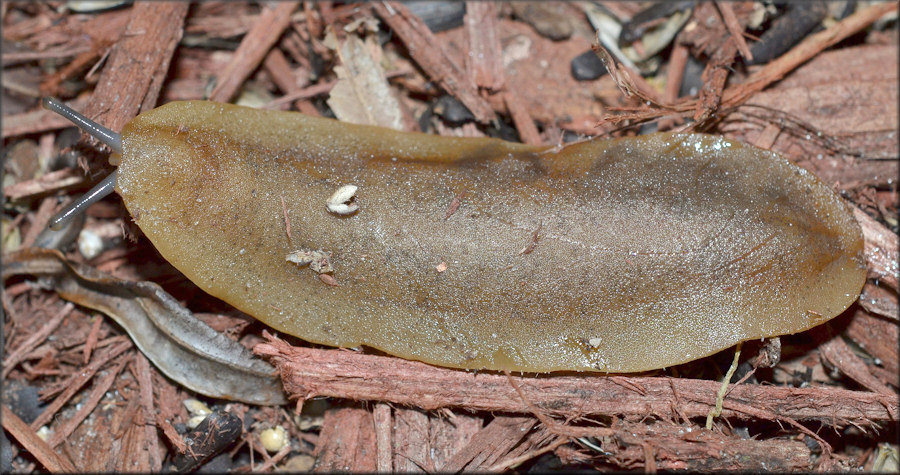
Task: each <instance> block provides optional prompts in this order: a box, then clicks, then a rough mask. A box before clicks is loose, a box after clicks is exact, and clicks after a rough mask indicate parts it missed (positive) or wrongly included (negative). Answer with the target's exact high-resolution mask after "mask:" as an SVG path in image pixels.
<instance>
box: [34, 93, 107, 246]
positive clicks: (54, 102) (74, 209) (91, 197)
mask: <svg viewBox="0 0 900 475" xmlns="http://www.w3.org/2000/svg"><path fill="white" fill-rule="evenodd" d="M41 105H42V106H44V109H48V110H51V111H53V112H56V113H57V114H59V115H61V116H63V117H65V118H66V119H69V121H70V122H72V123H73V124H75V125H77V126H78V128H80V129H81V130H83V131H85V132H87V133H88V134H90V135H91V136H93V137H94V138H96V139H97V140H99V141H101V142H103V143H104V144H106V145H107V146H108V147H109V148H111V149H113V151H114V152H116V153H122V136H121V135H119V134H117V133H115V132H113V131H112V130H109V129H107V128H106V127H103V126H102V125H100V124H98V123H96V122H94V121H93V120H91V119H88V118H87V117H85V116H84V115H82V114H80V113H79V112H77V111H75V110H73V109H72V108H71V107H69V106H67V105H65V104H63V102H62V101H60V100H59V99H57V98H55V97H45V98H43V99H42V100H41ZM116 176H117V173H116V172H112V173H110V174H109V176H107V177H106V178H104V179H103V181H101V182H100V183H98V184H97V186H95V187H93V188H91V191H88V192H87V193H86V194H85V195H84V196H82V197H80V198H78V199H77V200H75V201H73V202H71V203H69V204H68V205H67V206H66V207H65V208H63V210H62V211H60V212H59V213H57V215H56V216H54V217H53V218H52V219H51V220H50V229H53V230H59V229H62V227H63V226H65V225H66V224H68V223H69V222H70V221H72V220H73V219H74V218H75V216H77V215H79V214H81V213H83V212H84V210H85V209H86V208H87V207H88V206H90V205H92V204H94V203H96V202H98V201H100V200H101V199H103V198H104V197H106V196H107V195H109V194H110V193H112V192H113V190H114V189H115V188H116Z"/></svg>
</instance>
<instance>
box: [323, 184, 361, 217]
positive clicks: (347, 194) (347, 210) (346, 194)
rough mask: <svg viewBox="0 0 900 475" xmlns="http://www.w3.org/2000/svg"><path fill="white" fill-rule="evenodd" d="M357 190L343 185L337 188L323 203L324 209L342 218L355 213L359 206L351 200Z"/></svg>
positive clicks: (352, 186) (354, 186) (355, 187)
mask: <svg viewBox="0 0 900 475" xmlns="http://www.w3.org/2000/svg"><path fill="white" fill-rule="evenodd" d="M358 189H359V188H358V187H357V186H356V185H344V186H342V187H340V188H338V189H337V191H335V192H334V194H333V195H331V198H328V201H326V202H325V207H326V208H328V211H330V212H332V213H334V214H339V215H342V216H344V215H348V214H353V213H355V212H356V211H357V210H358V209H359V205H357V204H356V203H355V202H353V201H352V200H353V198H354V197H355V196H356V190H358Z"/></svg>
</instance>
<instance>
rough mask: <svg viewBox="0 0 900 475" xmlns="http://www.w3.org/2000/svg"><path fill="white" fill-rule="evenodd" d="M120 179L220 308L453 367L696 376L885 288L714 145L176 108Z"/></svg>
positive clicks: (822, 200)
mask: <svg viewBox="0 0 900 475" xmlns="http://www.w3.org/2000/svg"><path fill="white" fill-rule="evenodd" d="M45 105H47V106H48V107H51V108H56V109H58V110H59V109H61V108H64V106H60V105H59V103H58V102H53V101H45ZM63 112H65V111H63ZM70 112H71V111H70ZM67 115H71V114H67ZM76 120H81V119H77V118H76ZM83 124H85V125H84V127H86V128H91V127H96V126H95V125H93V124H92V123H90V122H89V121H87V122H83ZM98 130H100V135H101V136H102V135H103V133H109V134H110V135H109V138H108V143H109V144H111V146H112V147H114V148H115V147H116V146H118V145H117V144H116V138H117V136H116V134H114V133H111V132H109V131H106V130H105V129H102V128H101V129H98ZM113 157H114V158H115V159H116V160H118V159H119V156H118V154H114V156H113ZM117 174H118V177H117V182H116V183H115V190H116V191H117V192H118V193H119V194H120V195H121V196H122V199H123V200H124V202H125V205H126V206H127V208H128V210H129V211H130V212H131V214H132V216H133V217H134V220H135V221H136V222H137V224H138V225H139V226H140V228H141V229H142V230H143V231H144V233H145V234H146V235H147V237H149V238H150V240H151V241H152V242H153V244H154V245H155V246H156V247H157V249H158V250H159V252H160V253H161V254H162V255H163V256H164V257H165V258H166V259H168V260H169V261H170V262H171V263H172V264H173V265H174V266H175V267H177V268H178V269H180V270H181V271H182V272H183V273H184V274H185V275H186V276H187V277H188V278H189V279H191V280H192V281H193V282H194V283H196V284H197V285H198V286H199V287H200V288H202V289H203V290H205V291H206V292H209V293H210V294H212V295H214V296H216V297H219V298H221V299H222V300H225V301H226V302H228V303H230V304H232V305H234V306H235V307H237V308H238V309H240V310H242V311H244V312H247V313H248V314H250V315H253V316H254V317H256V318H258V319H260V320H262V321H263V322H265V323H266V324H268V325H270V326H272V327H274V328H276V329H278V330H280V331H283V332H285V333H289V334H291V335H296V336H298V337H300V338H303V339H305V340H308V341H311V342H315V343H321V344H326V345H332V346H343V347H352V346H358V345H367V346H369V347H373V348H377V349H380V350H382V351H385V352H387V353H390V354H392V355H397V356H401V357H404V358H410V359H416V360H421V361H425V362H428V363H433V364H437V365H441V366H449V367H457V368H485V369H497V370H499V369H506V370H517V371H540V372H543V371H555V370H593V371H609V372H633V371H642V370H649V369H654V368H660V367H665V366H671V365H676V364H679V363H683V362H687V361H690V360H694V359H697V358H700V357H703V356H706V355H709V354H712V353H714V352H717V351H719V350H722V349H724V348H727V347H729V346H731V345H734V344H736V343H738V342H740V341H744V340H750V339H757V338H761V337H770V336H776V335H783V334H789V333H795V332H799V331H803V330H806V329H808V328H810V327H813V326H815V325H817V324H820V323H822V322H824V321H826V320H828V319H830V318H832V317H834V316H835V315H837V314H839V313H840V312H841V311H843V310H844V309H845V308H846V307H847V306H849V305H850V304H851V303H852V302H853V301H854V300H855V299H856V298H857V296H858V294H859V291H860V289H861V287H862V285H863V282H864V280H865V270H864V262H863V239H862V234H861V231H860V229H859V226H858V225H857V224H856V221H855V220H854V219H853V217H852V215H851V214H850V212H849V211H848V209H847V206H846V205H845V204H844V203H843V202H842V201H841V199H840V198H839V197H838V196H837V195H835V193H833V192H832V191H831V189H829V187H827V186H826V185H824V184H823V183H822V182H820V181H819V180H818V179H817V178H816V177H814V176H813V175H812V174H810V173H809V172H807V171H805V170H803V169H800V168H798V167H796V166H794V165H791V164H790V163H788V162H787V161H786V160H784V159H783V158H781V157H780V156H778V155H776V154H774V153H771V152H766V151H763V150H760V149H757V148H754V147H750V146H747V145H742V144H739V143H734V142H730V141H728V140H725V139H723V138H720V137H715V136H708V135H696V134H687V135H672V134H656V135H649V136H643V137H637V138H623V139H616V140H596V141H588V142H582V143H577V144H572V145H568V146H566V147H563V148H550V147H534V146H526V145H521V144H515V143H509V142H504V141H501V140H496V139H486V138H482V139H463V138H446V137H437V136H429V135H424V134H416V133H403V132H396V131H392V130H387V129H382V128H377V127H369V126H360V125H351V124H346V123H340V122H337V121H334V120H329V119H321V118H312V117H308V116H304V115H301V114H298V113H289V112H272V111H261V110H255V109H248V108H244V107H238V106H234V105H228V104H217V103H211V102H200V101H190V102H174V103H170V104H167V105H164V106H162V107H159V108H157V109H154V110H152V111H149V112H145V113H143V114H141V115H140V116H138V117H137V118H135V119H134V120H132V121H131V122H130V123H128V124H127V125H126V126H125V127H124V129H123V131H122V135H121V158H120V163H119V164H118V170H117ZM114 179H116V178H115V177H113V178H112V179H111V180H109V181H107V182H106V184H105V185H104V184H101V185H100V188H101V189H103V188H104V187H105V189H107V190H109V189H110V188H111V187H112V184H113V182H112V180H114ZM94 195H98V196H99V193H94ZM76 207H77V206H76ZM66 215H67V214H66V213H63V217H61V218H59V219H60V220H64V219H66V218H65V217H64V216H66ZM288 223H289V226H290V231H288ZM289 255H290V256H293V257H292V258H291V259H287V256H289ZM313 262H315V263H317V264H319V265H318V267H315V269H313V268H311V267H307V266H304V264H307V263H309V266H313Z"/></svg>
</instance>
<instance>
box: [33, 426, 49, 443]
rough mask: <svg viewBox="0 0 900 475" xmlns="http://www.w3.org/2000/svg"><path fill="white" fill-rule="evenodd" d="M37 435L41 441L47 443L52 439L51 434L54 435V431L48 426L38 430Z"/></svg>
mask: <svg viewBox="0 0 900 475" xmlns="http://www.w3.org/2000/svg"><path fill="white" fill-rule="evenodd" d="M36 434H37V436H38V437H39V438H40V439H41V440H43V441H44V442H47V439H49V438H50V434H52V431H51V430H50V428H49V427H47V426H41V428H40V429H38V430H37V432H36Z"/></svg>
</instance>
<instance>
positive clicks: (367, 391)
mask: <svg viewBox="0 0 900 475" xmlns="http://www.w3.org/2000/svg"><path fill="white" fill-rule="evenodd" d="M267 338H268V340H269V341H268V342H267V343H263V344H259V345H257V346H256V347H254V352H256V353H257V354H260V355H266V356H269V357H271V358H272V360H273V361H274V362H275V363H276V366H277V367H278V369H279V370H280V372H281V375H282V382H283V383H284V387H285V389H286V390H287V391H288V392H289V393H290V394H293V395H294V397H300V398H311V397H315V396H328V397H340V398H347V399H353V400H361V401H363V400H370V401H388V402H393V403H396V404H405V405H410V406H414V407H419V408H422V409H438V408H442V407H464V408H466V409H468V410H484V411H501V412H511V413H530V409H529V407H528V405H527V404H525V403H524V402H523V401H522V398H521V397H519V395H518V394H517V392H516V391H515V389H514V388H513V387H511V386H510V383H509V381H508V380H507V379H506V377H505V376H503V375H495V374H489V373H479V374H478V376H477V378H476V377H474V376H473V375H472V374H471V373H467V372H463V371H457V370H452V369H445V368H438V367H434V366H430V365H427V364H424V363H419V362H416V361H406V360H402V359H400V358H392V357H386V356H377V355H367V354H361V353H355V352H347V351H338V350H320V349H314V348H301V347H292V346H290V345H288V344H287V343H285V342H284V341H282V340H280V339H277V338H275V337H273V336H271V335H267ZM360 374H364V375H366V377H365V378H360V377H359V375H360ZM623 378H624V379H628V380H631V381H634V383H635V384H638V385H640V386H641V387H643V388H644V390H645V391H646V392H645V393H643V394H642V393H640V392H636V391H635V390H633V389H631V388H628V387H627V386H623V385H621V384H618V383H616V382H613V381H611V380H610V379H609V378H606V377H603V376H600V375H592V376H587V375H585V376H578V377H572V376H550V377H543V378H513V379H514V380H515V381H516V384H517V385H519V386H520V387H521V388H522V390H523V391H524V392H525V394H526V396H527V397H528V398H530V400H531V403H532V404H533V405H534V406H535V407H543V408H549V407H552V408H553V409H552V410H549V411H548V412H549V413H550V414H551V415H557V416H564V417H585V416H589V415H592V414H603V415H606V416H609V415H634V416H638V417H644V416H647V415H655V416H658V417H669V416H670V415H671V414H672V410H673V407H676V408H677V410H678V412H679V413H680V414H684V415H685V416H686V417H706V414H707V412H709V409H710V408H711V407H712V406H713V404H714V403H715V394H716V392H717V391H718V389H719V386H720V383H719V382H717V381H708V380H696V379H688V378H677V379H673V378H667V377H640V376H630V377H626V376H621V377H620V379H623ZM676 391H677V394H678V398H677V401H678V402H675V395H674V394H675V392H676ZM736 401H747V403H736ZM750 404H752V406H751V405H750ZM898 404H900V401H898V397H897V395H893V396H891V395H882V394H874V393H870V392H860V391H848V390H844V389H833V388H824V387H815V388H791V387H773V386H763V385H741V386H737V387H735V388H734V389H733V390H732V392H731V394H730V395H729V396H728V397H727V398H726V399H725V402H724V409H723V411H722V417H724V418H731V419H751V418H756V417H763V418H769V417H773V416H775V415H777V416H775V417H776V418H793V419H796V420H800V421H820V422H822V423H824V424H838V425H844V424H849V423H854V424H859V425H861V426H869V425H871V424H875V423H879V422H887V421H892V420H895V419H896V418H897V417H898V414H897V411H896V408H897V407H898ZM753 407H764V408H767V411H765V412H760V411H757V410H754V409H753ZM821 407H829V411H828V412H827V413H823V412H822V411H821V410H820V409H819V408H821Z"/></svg>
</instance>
